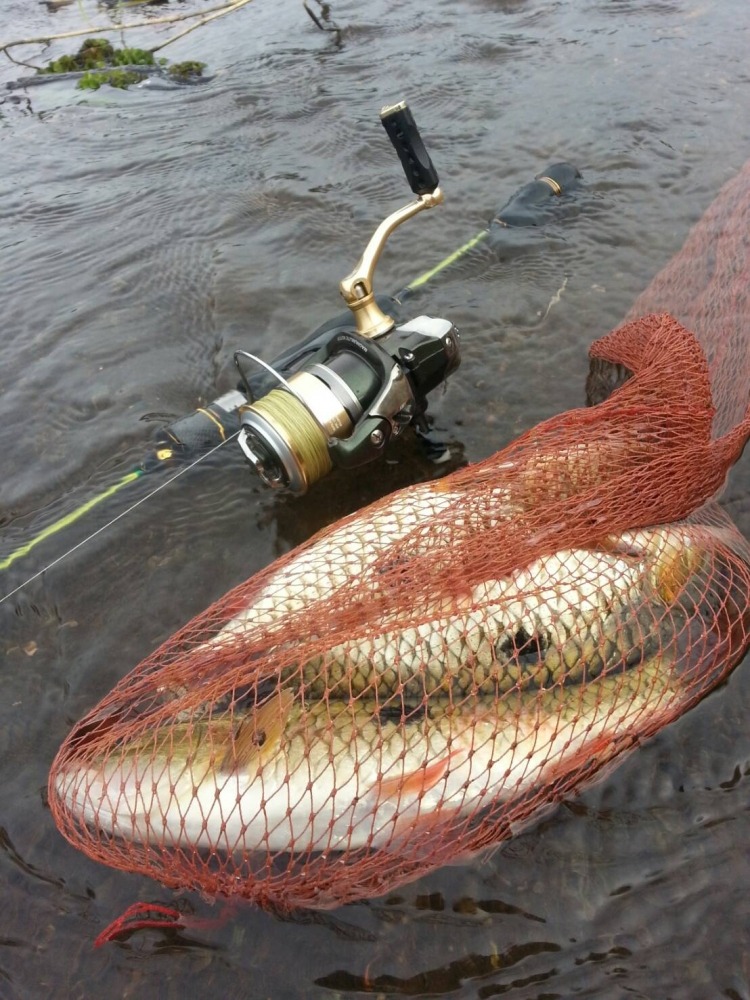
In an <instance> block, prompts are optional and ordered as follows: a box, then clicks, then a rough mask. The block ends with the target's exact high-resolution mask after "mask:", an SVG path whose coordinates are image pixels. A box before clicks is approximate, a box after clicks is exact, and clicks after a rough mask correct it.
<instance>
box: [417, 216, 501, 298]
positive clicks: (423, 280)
mask: <svg viewBox="0 0 750 1000" xmlns="http://www.w3.org/2000/svg"><path fill="white" fill-rule="evenodd" d="M488 236H489V230H488V229H483V230H482V232H481V233H477V235H476V236H473V237H472V238H471V239H470V240H469V242H468V243H464V245H463V246H462V247H459V248H458V250H454V251H453V253H452V254H450V255H449V256H448V257H446V258H445V259H444V260H441V261H440V263H439V264H436V265H435V266H434V267H433V268H432V270H431V271H425V273H424V274H421V275H420V276H419V277H418V278H415V279H414V281H410V282H409V284H408V285H407V286H406V287H407V288H408V289H409V291H411V290H412V289H414V288H419V287H420V285H426V284H427V282H428V281H430V279H432V278H434V277H435V275H436V274H438V273H439V272H440V271H442V270H443V268H446V267H448V266H449V265H450V264H453V263H454V262H455V261H457V260H458V258H459V257H462V256H463V255H464V254H465V253H467V252H468V251H469V250H471V249H472V248H473V247H475V246H476V245H477V243H481V242H482V240H485V239H487V237H488Z"/></svg>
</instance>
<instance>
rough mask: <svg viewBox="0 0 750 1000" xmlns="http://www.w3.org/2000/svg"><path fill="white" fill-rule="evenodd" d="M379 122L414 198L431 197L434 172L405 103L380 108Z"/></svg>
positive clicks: (433, 187)
mask: <svg viewBox="0 0 750 1000" xmlns="http://www.w3.org/2000/svg"><path fill="white" fill-rule="evenodd" d="M380 120H381V122H382V123H383V128H384V129H385V130H386V132H387V133H388V138H389V139H390V140H391V142H392V143H393V148H394V149H395V150H396V152H397V153H398V158H399V159H400V160H401V166H402V167H403V168H404V173H405V174H406V179H407V181H408V182H409V187H410V188H411V189H412V191H413V192H414V194H417V195H424V194H432V192H433V191H434V190H435V189H436V188H437V186H438V184H439V180H438V174H437V170H435V165H434V164H433V162H432V160H431V159H430V154H429V153H428V152H427V149H426V148H425V144H424V142H422V137H421V135H420V134H419V129H418V128H417V123H416V122H415V121H414V116H413V115H412V113H411V111H410V110H409V107H408V105H407V103H406V101H401V102H400V103H399V104H391V105H388V106H387V107H385V108H383V109H382V111H381V112H380Z"/></svg>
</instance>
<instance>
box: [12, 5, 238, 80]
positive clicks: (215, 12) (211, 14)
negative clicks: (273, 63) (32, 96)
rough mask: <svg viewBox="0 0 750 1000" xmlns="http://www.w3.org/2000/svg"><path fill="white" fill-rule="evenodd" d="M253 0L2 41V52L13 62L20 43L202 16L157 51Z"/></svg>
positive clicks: (45, 40) (49, 40)
mask: <svg viewBox="0 0 750 1000" xmlns="http://www.w3.org/2000/svg"><path fill="white" fill-rule="evenodd" d="M250 2H251V0H230V2H229V3H223V4H220V5H219V6H218V7H211V8H209V10H207V11H205V10H204V11H194V12H193V13H191V14H170V15H168V16H165V17H155V18H151V19H148V20H145V21H130V22H128V23H126V24H112V25H104V26H103V27H94V28H92V27H88V28H77V29H76V30H75V31H64V32H61V33H60V34H58V35H39V36H37V37H35V38H19V39H17V40H16V41H12V42H2V43H0V52H4V53H5V54H6V55H7V56H8V58H9V59H10V60H11V62H17V60H15V59H13V58H12V57H11V55H10V53H9V51H8V50H9V49H12V48H15V47H16V46H18V45H42V44H49V43H50V42H58V41H61V40H64V39H66V38H80V37H81V36H82V35H91V34H92V33H94V32H95V33H97V34H99V33H105V32H111V31H114V32H117V31H127V30H129V29H130V28H150V27H152V26H153V25H157V24H174V23H175V22H177V21H187V20H189V19H190V18H195V17H197V18H200V20H199V21H197V22H196V23H195V24H193V25H191V26H190V27H189V28H187V29H186V30H185V31H180V32H178V33H177V34H176V35H173V36H172V37H171V38H168V39H167V41H166V42H162V43H161V44H160V45H155V46H154V47H153V48H152V49H150V50H149V51H151V52H157V51H158V50H159V49H163V48H164V47H165V46H166V45H169V44H170V43H171V42H175V41H177V39H178V38H182V37H183V36H184V35H187V34H188V32H190V31H193V29H194V28H199V27H200V26H201V25H202V24H206V23H207V22H208V21H212V20H213V19H214V18H216V17H221V16H222V15H223V14H231V13H232V12H233V11H235V10H239V9H240V7H245V6H246V5H247V4H249V3H250ZM21 65H24V66H31V68H32V69H38V67H36V66H32V65H31V63H22V64H21Z"/></svg>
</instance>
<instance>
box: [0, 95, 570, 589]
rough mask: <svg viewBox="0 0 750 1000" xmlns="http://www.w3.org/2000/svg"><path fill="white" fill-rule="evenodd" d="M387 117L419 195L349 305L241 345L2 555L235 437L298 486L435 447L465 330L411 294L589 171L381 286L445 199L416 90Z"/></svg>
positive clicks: (355, 285)
mask: <svg viewBox="0 0 750 1000" xmlns="http://www.w3.org/2000/svg"><path fill="white" fill-rule="evenodd" d="M380 120H381V122H382V124H383V126H384V128H385V131H386V133H387V135H388V137H389V139H390V141H391V143H392V145H393V147H394V149H395V150H396V153H397V154H398V157H399V159H400V161H401V165H402V167H403V169H404V173H405V175H406V179H407V181H408V183H409V186H410V187H411V190H412V192H413V193H414V194H415V195H416V200H414V201H411V202H409V203H408V204H407V205H404V206H402V207H401V208H399V209H397V210H396V211H395V212H393V213H392V214H391V215H389V216H388V217H387V218H386V219H384V220H383V221H382V222H381V223H380V225H379V226H378V227H377V229H376V230H375V232H374V234H373V235H372V237H371V238H370V240H369V242H368V244H367V246H366V248H365V250H364V253H363V254H362V256H361V258H360V260H359V261H358V263H357V265H356V266H355V268H354V269H353V270H352V272H351V273H350V274H349V275H347V277H346V278H344V279H343V281H341V283H340V286H339V288H340V291H341V294H342V296H343V298H344V301H345V303H346V305H347V307H348V308H347V311H346V312H344V313H343V314H342V315H339V316H336V317H334V318H333V319H331V320H328V321H327V322H326V323H324V324H323V325H322V326H320V327H318V329H316V330H314V331H313V332H312V333H310V334H309V335H308V336H307V337H305V338H303V339H302V340H301V341H300V342H298V343H297V344H295V345H293V346H292V347H290V348H288V349H286V350H284V351H282V352H281V353H280V354H279V355H277V356H276V357H275V358H273V359H272V360H271V361H270V362H266V361H264V360H263V359H262V358H260V357H258V356H257V355H255V354H252V353H250V352H249V351H244V350H238V351H236V352H235V354H234V360H235V364H236V366H237V369H238V371H239V377H240V381H239V383H238V385H237V387H236V388H235V389H233V390H231V391H230V392H226V393H224V394H223V395H221V396H219V397H218V398H217V399H215V400H213V401H212V402H210V403H208V404H207V405H206V406H201V407H198V408H196V409H195V410H194V411H193V412H192V413H190V414H187V415H186V416H183V417H180V418H179V419H178V420H176V421H174V422H173V423H171V424H169V425H168V426H167V427H164V428H163V429H161V430H159V431H158V432H157V434H156V436H155V440H154V445H153V446H152V447H151V448H150V449H149V451H148V452H147V454H146V456H145V457H144V459H143V460H142V462H141V463H140V464H139V465H138V466H137V467H136V468H134V469H131V470H130V471H129V472H127V473H126V474H125V475H123V476H122V478H121V479H119V480H118V481H116V482H114V483H112V484H111V485H110V486H108V487H107V488H106V489H105V490H103V491H101V492H100V493H98V494H96V495H94V496H93V497H90V498H89V499H88V500H86V501H85V502H84V503H83V504H81V505H80V506H79V507H77V508H76V509H74V510H72V511H70V512H69V513H67V514H65V515H64V516H63V517H61V518H59V519H58V520H57V521H55V522H53V523H52V524H50V525H48V526H47V527H45V528H44V529H43V530H42V531H40V532H39V533H38V534H37V535H36V536H34V537H33V538H31V539H29V540H28V541H27V542H25V543H24V544H22V545H20V546H19V547H18V548H16V549H15V550H14V551H13V552H11V553H10V554H9V555H8V556H6V557H5V558H4V559H2V560H0V571H2V570H6V569H8V567H9V566H11V565H12V564H13V563H14V562H15V561H17V560H18V559H20V558H22V557H23V556H25V555H27V554H28V553H29V552H30V551H31V550H32V549H33V548H35V547H36V546H37V545H39V544H41V543H42V542H43V541H45V540H46V539H48V538H50V537H51V536H52V535H55V534H57V533H58V532H60V531H62V530H63V529H64V528H66V527H68V526H69V525H71V524H73V523H75V522H76V521H77V520H79V519H80V518H81V517H83V516H84V515H85V514H86V513H88V512H89V511H90V510H92V509H93V508H94V507H95V506H97V505H99V504H100V503H102V502H104V501H105V500H108V499H110V498H111V497H112V496H114V495H115V494H117V493H119V492H120V491H121V490H123V489H124V488H125V487H127V486H130V485H131V484H132V483H135V482H136V481H138V480H139V479H141V478H142V477H143V476H145V475H147V474H149V473H152V472H154V471H157V470H160V469H165V468H168V467H170V466H173V465H174V464H177V463H183V462H194V460H195V459H196V458H199V457H200V456H202V455H204V454H205V453H208V452H210V451H213V450H215V449H216V448H217V447H220V446H221V445H223V444H225V443H227V442H229V441H230V440H232V439H234V438H235V437H236V438H237V440H238V442H239V446H240V448H241V449H242V452H243V454H244V455H245V458H246V459H247V461H248V463H249V465H250V466H251V467H252V468H253V469H254V470H255V471H256V472H257V474H258V475H259V476H260V478H261V480H262V481H263V482H264V483H266V484H267V485H268V486H270V487H271V488H273V489H275V490H281V491H286V492H290V493H293V494H296V495H302V494H304V493H305V492H306V491H307V489H308V488H309V487H310V486H311V485H312V484H313V483H314V482H316V481H318V480H319V479H321V478H322V477H324V476H325V475H327V474H328V473H329V472H330V471H331V470H332V469H333V468H334V467H340V468H355V467H357V466H361V465H364V464H366V463H368V462H371V461H374V460H375V459H376V458H378V457H379V456H380V455H382V454H383V452H384V451H385V449H386V448H387V447H388V444H389V442H390V441H392V440H393V439H395V438H397V437H398V436H399V435H400V434H401V433H402V432H403V431H404V429H405V428H406V427H408V426H413V427H414V428H415V429H416V431H417V433H418V435H420V436H421V438H422V440H423V442H425V447H426V448H427V450H428V451H429V450H430V448H431V447H432V449H433V450H434V447H435V446H434V443H432V445H431V443H430V441H429V437H428V425H427V422H426V419H425V413H426V410H427V404H428V398H427V397H428V395H429V394H430V393H431V392H432V391H433V390H434V389H436V388H437V387H439V386H441V385H443V384H444V382H445V381H446V379H447V378H448V376H449V375H451V374H452V373H453V372H454V371H455V370H456V369H457V368H458V366H459V364H460V360H461V354H460V336H459V332H458V330H457V329H456V327H455V326H454V324H453V323H451V321H450V320H447V319H442V318H436V317H430V316H426V315H417V316H412V317H411V318H404V312H405V310H404V303H405V302H406V301H407V300H408V299H409V298H411V297H412V296H414V295H415V294H417V293H418V292H420V291H421V290H422V289H423V288H424V287H425V286H426V285H428V284H429V283H430V282H431V281H433V280H434V278H435V277H436V276H437V275H439V274H442V273H443V272H444V271H446V270H447V269H448V268H450V267H451V266H453V265H454V264H455V263H456V262H457V261H459V260H461V259H462V258H463V257H465V256H466V255H467V254H468V253H469V252H470V251H472V250H474V249H475V248H476V247H478V246H479V245H480V244H487V245H489V246H490V247H492V248H498V247H500V246H502V244H503V242H504V240H505V239H506V237H507V234H508V232H509V231H510V230H513V229H516V228H519V227H529V226H539V225H541V224H543V222H544V221H545V220H546V218H547V217H549V215H550V207H551V203H552V202H553V200H554V199H555V198H559V197H560V196H561V195H562V194H564V193H567V192H569V191H570V190H571V189H573V188H574V187H575V186H576V184H577V182H578V180H579V178H580V174H579V172H578V170H577V169H576V168H575V167H574V166H572V165H571V164H569V163H556V164H553V165H551V166H550V167H548V168H547V170H545V171H544V172H543V173H541V174H539V175H537V176H536V177H535V179H534V180H533V181H531V182H529V183H528V184H525V185H524V186H523V187H522V188H520V190H519V191H517V192H516V194H515V195H514V196H513V197H512V198H511V199H510V200H509V201H508V202H507V203H506V204H505V205H504V206H503V207H502V208H501V209H499V210H498V211H497V212H496V213H495V214H494V216H493V218H492V220H491V221H490V223H489V225H488V226H486V227H485V228H484V229H482V230H481V231H480V232H478V233H477V234H476V235H475V236H473V237H472V238H471V239H470V240H468V241H467V242H466V243H464V244H463V245H462V246H461V247H459V248H458V249H457V250H455V251H453V253H451V254H449V255H448V256H447V257H445V258H444V259H443V260H442V261H440V262H439V263H438V264H436V265H435V266H434V267H432V268H431V269H430V270H428V271H426V272H425V273H423V274H422V275H420V276H418V277H417V278H415V279H414V280H413V281H411V282H410V283H409V284H408V285H406V286H405V287H404V288H403V289H402V290H401V291H400V292H398V293H397V294H396V295H390V296H380V295H375V292H374V288H373V282H374V272H375V268H376V266H377V263H378V260H379V258H380V255H381V253H382V251H383V249H384V247H385V244H386V242H387V240H388V238H389V236H390V235H391V233H393V231H394V230H395V229H396V228H398V227H399V226H400V225H402V223H404V222H406V221H407V220H408V219H411V218H413V217H414V216H415V215H417V214H419V213H420V212H422V211H424V210H427V209H431V208H434V207H437V206H438V205H440V204H442V202H443V197H444V196H443V192H442V190H441V189H440V187H439V178H438V174H437V171H436V169H435V166H434V164H433V162H432V159H431V157H430V155H429V153H428V152H427V149H426V147H425V145H424V142H423V141H422V138H421V136H420V133H419V130H418V128H417V125H416V123H415V121H414V118H413V116H412V113H411V111H410V109H409V108H408V106H407V104H406V102H401V103H399V104H395V105H391V106H389V107H385V108H383V109H382V111H381V112H380ZM250 366H252V368H253V371H252V373H251V374H250V373H249V371H248V369H249V367H250ZM170 481H171V480H170Z"/></svg>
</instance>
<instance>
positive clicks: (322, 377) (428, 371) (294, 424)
mask: <svg viewBox="0 0 750 1000" xmlns="http://www.w3.org/2000/svg"><path fill="white" fill-rule="evenodd" d="M322 339H323V343H321V344H320V346H319V347H318V348H317V349H316V350H315V351H312V352H310V353H306V354H305V356H304V359H303V362H302V364H301V365H300V366H298V367H296V368H295V370H294V371H293V373H292V374H288V373H284V372H283V371H281V370H278V369H275V368H271V366H267V365H265V364H264V363H263V362H261V361H260V359H259V358H256V357H255V356H254V355H251V354H248V353H247V352H245V351H237V352H236V354H235V360H236V362H237V364H238V366H239V367H240V371H241V372H242V373H243V377H244V371H243V369H242V363H241V360H240V359H241V358H246V359H249V360H251V361H253V362H255V363H256V364H260V365H261V366H262V367H264V368H265V369H266V370H267V371H268V372H269V373H270V374H271V375H272V376H273V377H274V378H275V379H276V380H277V381H278V383H279V385H278V387H276V388H272V389H271V390H270V392H268V393H267V394H266V395H264V396H263V397H262V398H260V399H258V400H257V401H253V402H249V403H248V404H247V405H245V406H242V407H241V408H240V423H241V429H240V435H239V443H240V447H241V448H242V450H243V452H244V454H245V456H246V457H247V459H248V461H249V462H250V464H251V465H252V466H253V468H254V469H255V470H256V472H257V473H258V475H259V476H260V477H261V479H262V480H263V481H264V482H265V483H266V484H267V485H269V486H272V487H274V488H276V489H285V490H289V491H291V492H292V493H298V494H301V493H304V492H306V490H307V489H308V487H309V486H310V485H311V484H312V483H313V482H315V481H316V480H318V479H320V478H321V477H322V476H324V475H326V474H327V473H328V472H330V471H331V469H332V468H334V466H339V467H342V468H353V467H355V466H358V465H364V464H365V463H367V462H371V461H373V460H374V459H375V458H377V457H378V456H379V455H380V454H382V452H383V449H384V448H385V447H386V445H387V444H388V442H389V441H390V440H391V438H393V437H396V436H398V435H399V434H400V433H401V432H402V430H403V429H404V428H405V427H406V426H408V425H409V424H410V423H417V422H419V421H421V418H422V417H423V415H424V412H425V410H426V409H427V395H428V393H430V392H431V391H432V390H433V389H435V388H436V387H437V386H439V385H441V384H442V383H443V382H444V381H445V379H446V378H447V377H448V375H450V374H451V372H453V371H455V369H456V368H457V367H458V365H459V363H460V338H459V334H458V330H457V329H456V328H455V326H453V324H452V323H450V322H449V321H448V320H445V319H433V318H431V317H429V316H419V317H417V318H416V319H413V320H410V321H409V322H407V323H405V324H403V325H402V326H397V327H394V329H393V330H391V332H390V333H387V334H383V335H381V336H380V337H378V338H367V337H364V336H362V335H361V334H359V333H357V332H356V331H355V330H354V329H352V325H351V319H349V324H348V326H343V327H340V328H338V329H336V328H334V329H333V330H327V331H325V332H324V333H323V335H322ZM245 386H246V390H247V393H248V398H251V399H252V386H251V384H250V382H249V381H248V380H247V379H245Z"/></svg>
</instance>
